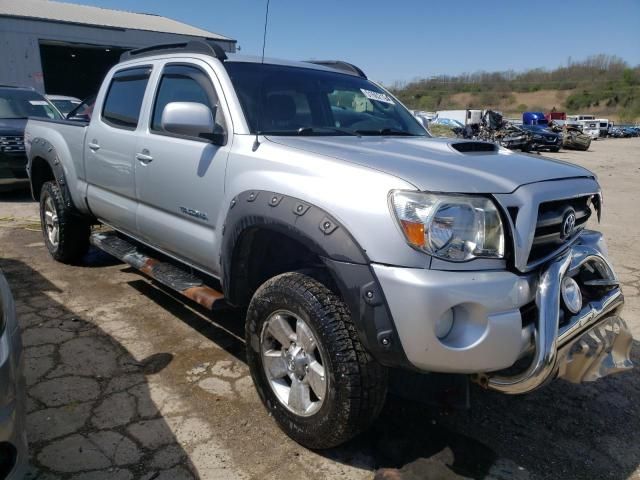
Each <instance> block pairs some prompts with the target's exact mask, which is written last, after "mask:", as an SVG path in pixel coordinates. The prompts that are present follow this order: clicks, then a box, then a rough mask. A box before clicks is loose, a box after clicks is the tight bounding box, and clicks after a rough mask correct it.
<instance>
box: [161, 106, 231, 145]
mask: <svg viewBox="0 0 640 480" xmlns="http://www.w3.org/2000/svg"><path fill="white" fill-rule="evenodd" d="M215 110H216V109H215V108H214V109H213V111H212V110H211V109H210V108H209V107H207V106H206V105H203V104H202V103H195V102H171V103H168V104H167V105H166V106H165V107H164V110H163V111H162V118H161V119H160V124H161V126H162V129H163V130H165V131H166V132H169V133H175V134H178V135H186V136H188V137H200V138H206V139H207V140H210V141H211V142H213V143H215V144H218V145H222V144H224V143H225V141H226V134H225V133H224V132H222V133H220V131H219V130H220V127H216V124H215V120H214V118H215V115H216V111H215Z"/></svg>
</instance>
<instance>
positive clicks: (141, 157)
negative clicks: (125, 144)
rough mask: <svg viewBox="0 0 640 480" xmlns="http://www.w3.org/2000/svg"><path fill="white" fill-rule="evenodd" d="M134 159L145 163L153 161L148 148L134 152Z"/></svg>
mask: <svg viewBox="0 0 640 480" xmlns="http://www.w3.org/2000/svg"><path fill="white" fill-rule="evenodd" d="M136 160H138V161H139V162H142V163H144V164H145V165H146V164H147V163H151V162H152V161H153V157H152V156H151V155H149V150H147V149H146V148H145V149H144V150H143V151H142V152H141V153H136Z"/></svg>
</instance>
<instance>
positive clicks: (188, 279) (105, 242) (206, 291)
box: [90, 232, 224, 310]
mask: <svg viewBox="0 0 640 480" xmlns="http://www.w3.org/2000/svg"><path fill="white" fill-rule="evenodd" d="M90 241H91V244H92V245H94V246H95V247H97V248H99V249H100V250H104V251H105V252H107V253H108V254H109V255H111V256H114V257H116V258H117V259H118V260H122V261H123V262H124V263H126V264H128V265H131V266H132V267H133V268H135V269H137V270H140V271H141V272H142V273H144V274H145V275H148V276H149V277H151V278H153V279H154V280H157V281H158V282H160V283H161V284H163V285H165V286H167V287H169V288H171V289H173V290H175V291H176V292H178V293H180V294H181V295H184V296H185V297H187V298H189V299H191V300H193V301H195V302H196V303H199V304H200V305H202V306H203V307H205V308H208V309H209V310H212V309H213V307H214V305H216V303H218V304H221V303H222V302H223V301H224V295H223V294H222V292H219V291H217V290H214V289H213V288H211V287H209V286H207V285H205V283H204V281H203V280H202V279H201V278H199V277H197V276H195V275H193V274H192V273H189V272H187V271H185V270H183V269H181V268H180V267H177V266H175V265H174V264H172V263H169V262H163V261H161V260H157V259H155V258H151V257H149V256H148V255H145V254H144V253H142V252H141V251H140V249H139V248H138V247H137V246H136V245H135V244H133V243H131V242H129V241H127V240H126V239H124V238H122V237H120V236H118V234H117V233H115V232H100V233H94V234H92V235H91V239H90Z"/></svg>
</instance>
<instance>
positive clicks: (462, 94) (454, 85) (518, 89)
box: [391, 55, 640, 122]
mask: <svg viewBox="0 0 640 480" xmlns="http://www.w3.org/2000/svg"><path fill="white" fill-rule="evenodd" d="M391 90H392V92H393V93H394V94H395V95H396V96H398V98H400V99H401V100H402V101H403V102H404V103H405V104H406V105H407V106H408V107H409V108H413V109H416V110H428V111H435V110H446V109H457V108H492V109H496V110H501V111H502V112H504V113H505V114H506V115H508V116H519V115H520V114H522V112H523V111H525V110H536V111H545V112H546V111H549V110H551V109H552V108H554V107H555V109H556V110H560V111H567V112H569V113H594V114H596V115H597V116H601V117H605V118H609V119H613V120H614V121H618V122H636V121H639V120H640V65H639V66H635V67H631V66H629V64H627V63H626V62H625V61H624V60H622V59H620V58H618V57H615V56H607V55H595V56H592V57H589V58H587V59H586V60H583V61H579V62H571V61H569V62H568V63H567V65H566V66H563V67H559V68H556V69H555V70H545V69H542V68H536V69H532V70H528V71H525V72H513V71H507V72H476V73H465V74H462V75H456V76H447V75H442V76H439V77H431V78H425V79H420V80H416V81H413V82H409V83H406V84H396V85H394V86H393V87H392V88H391Z"/></svg>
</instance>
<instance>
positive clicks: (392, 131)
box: [355, 128, 423, 137]
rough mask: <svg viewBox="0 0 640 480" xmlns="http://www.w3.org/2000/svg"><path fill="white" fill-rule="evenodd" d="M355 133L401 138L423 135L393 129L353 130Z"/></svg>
mask: <svg viewBox="0 0 640 480" xmlns="http://www.w3.org/2000/svg"><path fill="white" fill-rule="evenodd" d="M355 132H356V133H360V134H362V135H397V136H403V137H422V136H423V135H417V134H415V133H411V132H405V131H404V130H396V129H395V128H381V129H380V130H355Z"/></svg>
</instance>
